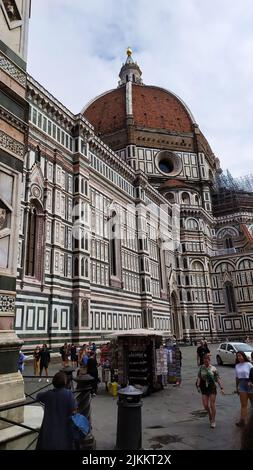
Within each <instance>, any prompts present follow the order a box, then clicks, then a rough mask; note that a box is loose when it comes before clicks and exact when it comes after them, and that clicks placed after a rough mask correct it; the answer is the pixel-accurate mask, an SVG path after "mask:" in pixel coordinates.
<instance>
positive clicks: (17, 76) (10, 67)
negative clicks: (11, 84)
mask: <svg viewBox="0 0 253 470" xmlns="http://www.w3.org/2000/svg"><path fill="white" fill-rule="evenodd" d="M0 68H1V69H2V70H3V71H4V72H6V73H8V75H10V76H11V77H12V78H14V80H16V81H17V82H18V83H20V85H22V86H23V87H25V86H26V74H25V73H24V72H22V71H21V70H20V69H19V68H18V67H16V66H15V65H14V64H13V63H12V62H11V61H10V60H8V59H7V58H6V57H5V56H3V55H2V54H0Z"/></svg>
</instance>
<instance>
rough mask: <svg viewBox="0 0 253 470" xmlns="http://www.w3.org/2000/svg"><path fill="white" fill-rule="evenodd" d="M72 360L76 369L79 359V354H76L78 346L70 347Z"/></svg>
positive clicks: (72, 345)
mask: <svg viewBox="0 0 253 470" xmlns="http://www.w3.org/2000/svg"><path fill="white" fill-rule="evenodd" d="M70 358H71V361H72V367H76V366H77V360H78V357H77V352H76V346H75V345H74V344H73V343H72V344H71V346H70Z"/></svg>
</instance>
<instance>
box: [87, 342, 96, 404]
mask: <svg viewBox="0 0 253 470" xmlns="http://www.w3.org/2000/svg"><path fill="white" fill-rule="evenodd" d="M87 374H89V375H91V376H92V377H93V378H94V382H93V383H92V395H93V396H95V395H96V394H97V388H98V368H97V361H96V358H95V354H94V352H93V351H91V352H90V355H89V358H88V362H87Z"/></svg>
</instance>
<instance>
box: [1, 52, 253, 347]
mask: <svg viewBox="0 0 253 470" xmlns="http://www.w3.org/2000/svg"><path fill="white" fill-rule="evenodd" d="M5 52H6V51H5V50H3V51H2V53H1V54H2V55H3V56H4V57H5ZM5 60H7V61H8V60H10V58H8V57H7V58H6V57H5ZM5 63H6V62H4V61H2V62H1V64H0V66H1V67H2V68H3V66H4V64H5ZM4 72H5V74H6V75H7V76H8V74H11V73H12V70H11V68H10V67H9V68H8V67H7V66H6V65H5V68H4ZM12 79H14V80H16V81H17V82H18V77H16V78H15V77H12ZM25 99H26V103H27V107H26V108H25V109H26V110H27V123H28V129H27V142H26V143H24V145H25V146H26V147H25V148H26V152H25V157H24V164H23V168H22V171H21V173H20V178H19V180H17V182H16V183H15V184H16V186H15V188H14V187H13V191H14V193H13V194H16V195H17V194H19V197H20V198H21V207H20V208H19V209H20V210H19V211H17V208H15V207H12V204H13V202H12V201H14V198H12V199H11V197H10V195H9V190H10V181H12V180H11V179H10V178H11V175H10V174H9V173H8V172H7V170H4V167H3V166H2V167H1V172H0V211H1V212H0V253H1V257H0V261H1V263H0V264H1V266H2V265H3V267H4V269H7V268H8V262H9V261H8V259H9V258H8V257H9V254H8V253H9V252H8V246H9V243H11V237H12V236H14V234H13V233H12V231H11V225H10V224H11V220H12V219H13V217H14V216H15V220H18V221H19V227H18V232H17V240H18V242H17V244H18V246H17V277H16V299H15V321H14V329H15V332H16V334H17V336H18V337H19V338H21V339H22V340H23V341H24V342H25V344H26V346H27V347H28V348H29V347H30V348H33V347H34V345H37V344H42V343H47V344H48V345H49V346H50V348H52V349H54V348H56V349H57V348H58V347H59V344H62V343H64V342H68V343H69V342H74V343H76V344H82V343H84V342H87V341H103V340H106V339H107V338H108V336H109V334H110V333H112V332H113V331H115V330H127V329H136V328H153V329H155V330H159V331H162V332H164V333H165V334H166V335H169V334H174V335H176V337H177V338H178V339H180V340H183V339H184V340H197V339H199V338H201V337H202V336H205V337H206V338H207V339H209V340H213V341H215V340H219V339H224V338H225V337H229V338H230V339H233V338H234V339H239V338H241V339H242V338H244V337H245V336H246V335H250V334H251V331H252V328H253V256H252V255H253V230H252V228H253V223H252V215H253V214H252V213H253V192H252V191H251V188H245V187H240V185H238V184H236V182H235V181H234V180H233V179H232V177H231V178H229V176H227V178H226V177H225V176H224V175H223V174H222V170H221V168H220V164H219V160H218V158H216V157H215V155H214V154H213V152H212V149H211V147H210V145H209V143H208V142H207V139H206V138H205V136H204V135H203V133H202V132H201V130H200V128H199V126H198V124H197V123H196V121H195V119H194V116H193V114H192V112H191V111H190V110H189V108H188V107H187V105H186V104H185V103H184V101H183V100H182V99H181V98H180V97H178V96H177V95H175V94H174V93H173V92H171V91H169V90H167V89H163V88H161V87H158V86H154V85H146V84H145V83H144V82H143V79H142V71H141V68H140V66H139V65H138V64H137V63H136V62H135V61H134V58H133V54H132V51H131V49H130V48H128V49H127V56H126V60H125V63H124V64H123V65H122V67H121V70H120V72H119V81H118V85H117V87H116V88H114V89H112V90H109V91H105V92H104V93H103V94H102V95H100V96H97V97H96V98H94V99H93V100H92V101H91V102H89V103H88V104H86V105H85V106H84V107H83V109H82V110H81V111H80V113H79V114H77V115H75V114H73V113H72V112H71V111H70V110H68V109H67V108H66V107H65V106H64V105H63V104H62V103H60V102H59V101H58V100H57V99H56V98H55V97H54V96H52V95H51V94H50V93H49V92H48V91H47V90H46V89H45V88H44V87H43V86H42V85H41V84H40V83H38V82H37V81H36V80H35V79H34V78H32V77H31V76H29V75H27V76H26V98H25ZM2 105H3V106H1V107H2V108H6V107H7V108H8V106H7V104H6V102H3V103H2ZM28 113H29V117H28ZM2 119H3V122H4V123H6V126H7V122H8V119H10V113H4V112H2ZM13 125H14V124H13ZM16 127H17V124H16ZM6 129H7V127H6ZM6 132H7V131H6V130H3V131H1V141H0V147H3V146H5V150H6V145H7V144H6V138H4V134H6ZM17 132H18V131H17ZM13 139H14V141H15V138H14V137H13ZM16 140H17V137H16ZM14 143H15V142H14ZM22 149H23V147H22ZM22 149H21V147H20V148H18V146H17V147H15V148H14V147H11V148H9V151H10V152H11V153H12V154H13V153H15V152H18V151H20V152H21V151H22ZM7 173H8V178H9V179H7V176H5V175H7ZM8 195H9V196H8ZM1 269H2V268H1ZM7 291H8V289H7ZM7 291H6V292H7ZM4 295H5V296H7V294H4ZM2 302H3V301H2ZM5 302H6V300H5ZM8 302H9V301H8Z"/></svg>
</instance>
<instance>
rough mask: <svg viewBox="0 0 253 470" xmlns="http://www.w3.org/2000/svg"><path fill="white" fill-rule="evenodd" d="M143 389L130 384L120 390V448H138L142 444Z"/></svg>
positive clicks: (118, 443) (118, 428)
mask: <svg viewBox="0 0 253 470" xmlns="http://www.w3.org/2000/svg"><path fill="white" fill-rule="evenodd" d="M141 395H142V391H141V390H138V389H137V388H135V387H133V386H132V385H129V386H128V387H125V388H123V389H121V390H119V391H118V396H119V399H118V424H117V443H116V449H118V450H121V449H122V450H125V449H127V450H138V449H141V446H142V422H141V407H142V401H141Z"/></svg>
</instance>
